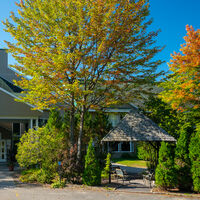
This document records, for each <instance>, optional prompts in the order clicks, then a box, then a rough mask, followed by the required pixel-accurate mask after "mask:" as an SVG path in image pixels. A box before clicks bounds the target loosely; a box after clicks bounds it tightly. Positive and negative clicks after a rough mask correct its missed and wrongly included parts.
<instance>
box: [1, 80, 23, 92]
mask: <svg viewBox="0 0 200 200" xmlns="http://www.w3.org/2000/svg"><path fill="white" fill-rule="evenodd" d="M0 87H1V88H3V89H4V90H7V91H8V92H11V93H20V92H22V89H21V88H19V87H17V86H15V85H14V84H13V83H10V82H9V81H7V80H6V79H4V78H2V77H1V76H0Z"/></svg>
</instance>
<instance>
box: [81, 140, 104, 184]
mask: <svg viewBox="0 0 200 200" xmlns="http://www.w3.org/2000/svg"><path fill="white" fill-rule="evenodd" d="M83 183H84V184H85V185H90V186H92V185H100V184H101V169H100V165H99V162H98V160H97V158H96V156H95V150H94V147H93V140H92V139H91V140H90V142H89V144H88V149H87V154H86V156H85V169H84V173H83Z"/></svg>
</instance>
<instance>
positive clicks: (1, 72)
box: [0, 49, 48, 162]
mask: <svg viewBox="0 0 200 200" xmlns="http://www.w3.org/2000/svg"><path fill="white" fill-rule="evenodd" d="M14 79H15V80H16V79H18V77H17V76H16V74H15V72H14V71H13V70H12V69H10V68H9V67H8V55H7V53H6V51H5V50H4V49H0V162H6V159H7V153H8V151H9V150H10V149H11V147H14V144H15V143H16V142H17V141H18V140H19V137H20V136H21V134H23V133H24V132H25V131H27V130H28V129H29V128H33V127H34V126H39V125H42V124H43V123H45V120H47V118H48V113H47V112H45V111H41V110H39V111H36V110H32V108H33V106H32V105H30V104H26V103H21V102H17V101H15V99H19V95H20V92H21V91H22V90H21V89H20V88H19V87H17V86H15V85H14V84H13V80H14Z"/></svg>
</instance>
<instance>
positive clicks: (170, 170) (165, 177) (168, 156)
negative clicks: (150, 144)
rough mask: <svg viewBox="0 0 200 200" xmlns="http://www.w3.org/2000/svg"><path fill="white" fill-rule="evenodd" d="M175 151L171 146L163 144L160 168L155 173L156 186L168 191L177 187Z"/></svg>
mask: <svg viewBox="0 0 200 200" xmlns="http://www.w3.org/2000/svg"><path fill="white" fill-rule="evenodd" d="M173 155H174V151H173V147H172V145H171V144H169V143H166V142H162V143H161V147H160V150H159V160H158V162H159V163H158V166H157V168H156V172H155V181H156V186H158V187H160V188H163V189H168V188H173V187H175V186H176V171H175V168H174V156H173Z"/></svg>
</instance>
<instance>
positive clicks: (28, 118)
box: [0, 116, 38, 120]
mask: <svg viewBox="0 0 200 200" xmlns="http://www.w3.org/2000/svg"><path fill="white" fill-rule="evenodd" d="M0 119H18V120H20V119H27V120H30V119H38V117H31V116H27V117H0Z"/></svg>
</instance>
